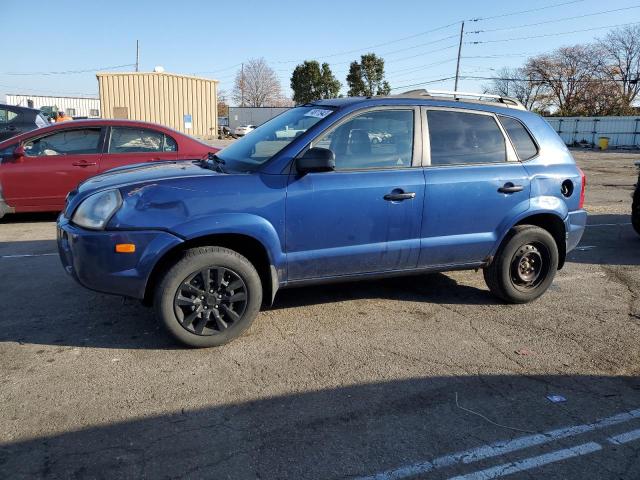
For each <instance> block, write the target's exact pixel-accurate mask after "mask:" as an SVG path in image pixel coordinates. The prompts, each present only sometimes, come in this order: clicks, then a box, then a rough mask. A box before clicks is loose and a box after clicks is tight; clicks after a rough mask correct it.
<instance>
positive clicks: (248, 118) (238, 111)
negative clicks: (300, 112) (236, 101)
mask: <svg viewBox="0 0 640 480" xmlns="http://www.w3.org/2000/svg"><path fill="white" fill-rule="evenodd" d="M287 110H289V108H288V107H229V128H230V129H231V131H233V130H234V129H235V128H236V127H239V126H240V125H255V126H256V127H258V126H260V125H262V124H263V123H264V122H266V121H267V120H271V119H272V118H273V117H276V116H278V115H280V114H281V113H282V112H286V111H287Z"/></svg>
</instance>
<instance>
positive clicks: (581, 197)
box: [578, 168, 587, 208]
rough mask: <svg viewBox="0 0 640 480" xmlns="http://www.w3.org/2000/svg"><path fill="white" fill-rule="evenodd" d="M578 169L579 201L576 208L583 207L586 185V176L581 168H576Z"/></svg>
mask: <svg viewBox="0 0 640 480" xmlns="http://www.w3.org/2000/svg"><path fill="white" fill-rule="evenodd" d="M578 170H579V171H580V184H581V186H580V203H579V204H578V208H583V207H584V191H585V188H586V186H587V177H586V176H585V174H584V172H583V171H582V169H581V168H578Z"/></svg>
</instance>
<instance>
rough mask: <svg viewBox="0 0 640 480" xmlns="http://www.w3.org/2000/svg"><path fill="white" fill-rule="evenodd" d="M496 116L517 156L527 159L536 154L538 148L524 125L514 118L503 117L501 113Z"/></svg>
mask: <svg viewBox="0 0 640 480" xmlns="http://www.w3.org/2000/svg"><path fill="white" fill-rule="evenodd" d="M498 117H499V118H500V122H502V126H503V127H504V129H505V130H506V131H507V134H508V135H509V138H510V139H511V142H512V143H513V146H514V147H515V149H516V153H517V154H518V158H519V159H520V160H529V159H530V158H533V157H535V156H536V155H537V154H538V148H537V147H536V143H535V142H534V141H533V138H531V135H529V132H528V131H527V129H526V128H524V125H522V123H520V122H519V121H518V120H516V119H515V118H511V117H503V116H502V115H499V116H498Z"/></svg>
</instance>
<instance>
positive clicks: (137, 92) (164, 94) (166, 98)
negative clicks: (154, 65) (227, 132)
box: [97, 72, 218, 137]
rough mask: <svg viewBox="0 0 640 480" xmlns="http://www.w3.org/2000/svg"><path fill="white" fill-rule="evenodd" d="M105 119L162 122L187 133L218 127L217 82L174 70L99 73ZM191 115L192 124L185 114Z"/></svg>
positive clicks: (214, 130) (199, 133) (213, 131)
mask: <svg viewBox="0 0 640 480" xmlns="http://www.w3.org/2000/svg"><path fill="white" fill-rule="evenodd" d="M97 77H98V86H99V89H100V103H101V105H102V116H103V118H124V117H125V115H126V118H129V119H131V120H143V121H147V122H154V123H159V124H161V125H166V126H167V127H171V128H174V129H175V130H178V131H180V132H183V133H186V134H188V135H196V136H200V137H207V136H213V135H216V134H217V129H218V102H217V93H218V92H217V81H216V80H210V79H206V78H199V77H191V76H186V75H174V74H171V73H155V72H152V73H146V72H145V73H142V72H138V73H98V74H97ZM186 115H191V127H190V128H189V125H188V123H187V122H186V121H185V116H186Z"/></svg>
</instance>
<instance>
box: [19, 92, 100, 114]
mask: <svg viewBox="0 0 640 480" xmlns="http://www.w3.org/2000/svg"><path fill="white" fill-rule="evenodd" d="M7 104H9V105H17V106H20V107H30V108H37V109H40V108H42V107H57V108H58V110H64V113H66V114H67V115H69V116H71V117H87V118H100V113H101V112H100V99H98V98H92V97H50V96H45V95H23V94H11V93H8V94H7Z"/></svg>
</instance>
